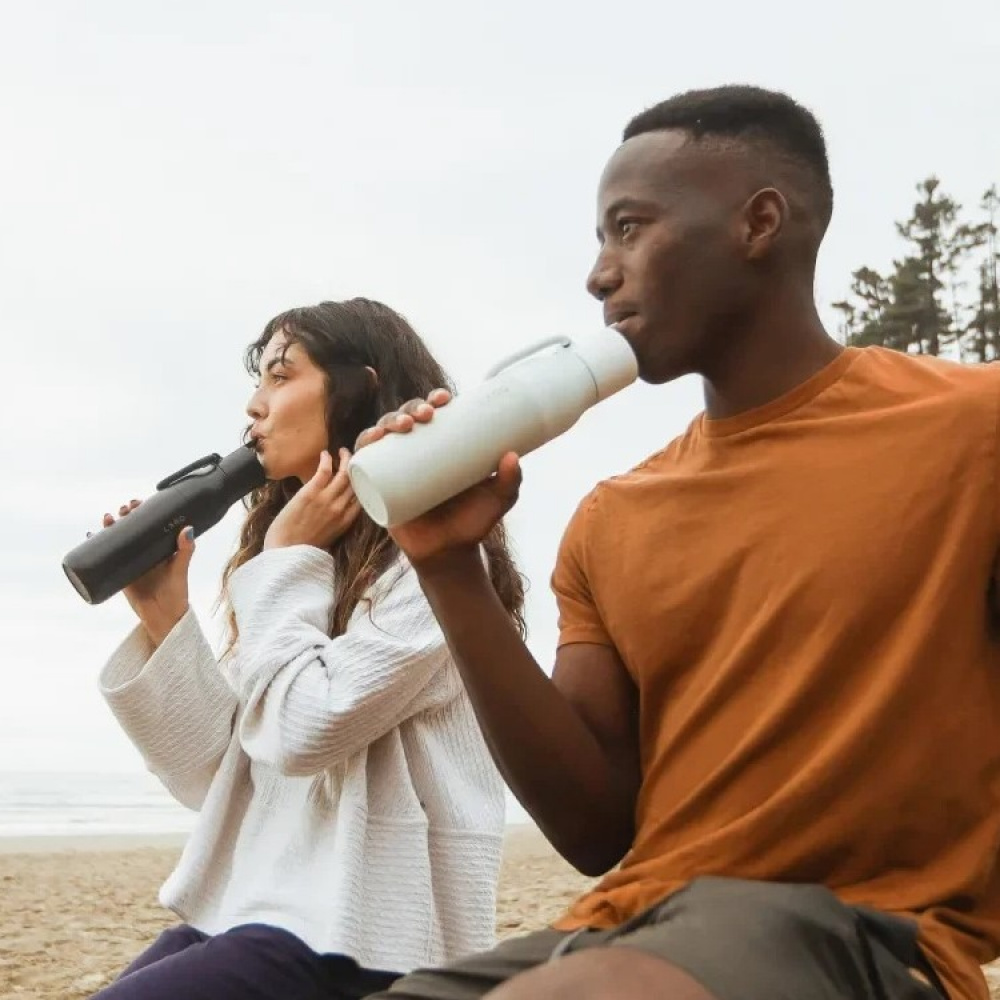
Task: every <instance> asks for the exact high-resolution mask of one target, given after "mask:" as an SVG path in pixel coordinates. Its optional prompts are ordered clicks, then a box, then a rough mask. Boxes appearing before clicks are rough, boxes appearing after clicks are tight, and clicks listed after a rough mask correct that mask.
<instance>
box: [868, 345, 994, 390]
mask: <svg viewBox="0 0 1000 1000" xmlns="http://www.w3.org/2000/svg"><path fill="white" fill-rule="evenodd" d="M860 357H861V361H862V364H860V365H858V366H856V371H857V372H858V373H859V375H860V376H861V377H862V378H864V379H866V380H869V381H873V382H878V383H883V384H886V385H888V386H898V387H899V388H906V387H912V389H913V390H914V391H916V392H921V393H927V392H933V391H938V392H943V393H947V392H963V391H966V390H968V391H972V392H975V391H976V390H977V389H982V390H985V391H989V390H990V389H992V388H994V387H996V386H997V385H998V384H1000V362H986V363H976V364H963V363H962V362H960V361H958V360H955V359H952V358H942V357H939V356H936V355H931V354H907V353H905V352H903V351H895V350H890V349H889V348H887V347H866V348H863V349H861V351H860Z"/></svg>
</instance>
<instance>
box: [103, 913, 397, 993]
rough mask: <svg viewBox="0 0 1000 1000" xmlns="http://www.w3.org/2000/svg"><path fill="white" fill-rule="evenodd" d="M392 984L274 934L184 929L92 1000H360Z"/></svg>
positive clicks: (252, 929) (268, 930)
mask: <svg viewBox="0 0 1000 1000" xmlns="http://www.w3.org/2000/svg"><path fill="white" fill-rule="evenodd" d="M396 978H397V976H395V975H394V974H392V973H388V972H376V971H373V970H371V969H362V968H360V967H359V966H358V965H357V964H355V962H353V961H352V960H351V959H349V958H345V957H344V956H343V955H317V954H316V952H314V951H312V950H311V949H310V948H308V947H307V946H306V945H305V944H304V943H303V942H302V941H300V940H299V939H298V938H297V937H295V935H294V934H289V933H288V931H283V930H279V929H278V928H277V927H268V926H266V925H264V924H247V925H245V926H243V927H234V928H233V929H232V930H231V931H226V933H224V934H217V935H216V936H215V937H209V936H208V935H207V934H202V933H201V931H196V930H195V929H194V928H193V927H188V926H186V925H183V924H182V925H181V926H180V927H172V928H170V930H166V931H164V932H163V933H162V934H161V935H160V936H159V937H158V938H157V939H156V941H154V942H153V944H152V945H151V946H150V947H149V948H148V949H146V951H144V952H143V953H142V954H141V955H140V956H139V957H138V958H137V959H136V960H135V961H134V962H133V963H132V964H131V965H130V966H129V967H128V968H127V969H126V970H125V971H124V972H123V973H122V974H121V976H119V978H118V979H116V980H115V981H114V982H113V983H111V984H110V985H109V986H106V987H105V988H104V989H103V990H101V992H100V993H98V994H96V995H95V996H94V997H92V998H91V1000H180V998H183V1000H357V998H359V997H365V996H367V995H368V994H369V993H375V992H377V991H378V990H386V989H388V988H389V986H390V984H391V983H392V982H393V981H394V980H395V979H396Z"/></svg>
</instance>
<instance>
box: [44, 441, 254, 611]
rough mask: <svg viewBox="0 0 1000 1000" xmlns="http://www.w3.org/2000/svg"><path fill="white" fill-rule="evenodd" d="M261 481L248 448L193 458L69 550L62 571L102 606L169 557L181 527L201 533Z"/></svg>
mask: <svg viewBox="0 0 1000 1000" xmlns="http://www.w3.org/2000/svg"><path fill="white" fill-rule="evenodd" d="M264 479H265V476H264V470H263V468H262V467H261V465H260V462H259V461H258V459H257V455H256V453H255V452H254V451H253V449H251V448H249V447H242V448H237V449H236V451H234V452H232V453H230V454H229V455H227V456H226V457H225V458H220V457H219V456H218V455H209V456H207V457H206V458H204V459H199V461H197V462H192V463H191V465H189V466H186V467H185V468H184V469H181V470H180V471H179V472H176V473H174V474H173V475H172V476H169V477H168V478H167V479H165V480H163V481H162V482H161V483H159V485H158V486H157V489H156V492H155V493H154V494H153V495H152V496H151V497H149V498H148V499H147V500H144V501H143V503H142V506H141V507H139V508H137V509H136V510H134V511H132V513H130V514H129V515H128V516H127V517H123V518H121V519H119V520H118V521H116V522H115V523H114V524H113V525H111V527H110V528H104V529H102V530H101V531H99V532H97V533H96V534H94V535H93V536H92V537H90V538H88V539H87V540H86V541H85V542H83V543H82V544H80V545H78V546H77V547H76V548H75V549H73V551H72V552H70V553H69V554H68V555H67V556H66V558H65V559H64V560H63V564H62V565H63V570H64V571H65V573H66V576H67V577H68V578H69V581H70V583H72V584H73V586H74V587H75V588H76V590H77V592H78V593H79V594H80V596H81V597H82V598H83V599H84V600H85V601H87V602H88V603H90V604H101V603H103V602H104V601H106V600H107V599H108V598H109V597H111V596H113V595H114V594H117V593H118V591H120V590H121V589H122V588H123V587H127V586H128V585H129V584H130V583H132V582H133V581H135V580H137V579H138V578H139V577H140V576H142V575H143V573H145V572H147V571H148V570H150V569H152V568H153V567H154V566H156V565H157V564H158V563H161V562H163V560H164V559H166V558H168V557H169V556H170V555H172V554H173V553H174V552H175V551H176V550H177V535H178V534H179V533H180V531H181V529H182V528H186V527H188V526H191V527H193V528H194V530H195V534H196V535H200V534H203V533H204V532H206V531H207V530H208V529H209V528H211V527H212V526H213V525H215V524H217V523H218V522H219V521H221V520H222V518H223V517H224V516H225V513H226V511H227V510H229V508H230V507H231V506H232V505H233V504H234V503H236V501H237V500H241V499H242V498H243V497H245V496H246V495H247V494H248V493H249V492H250V491H251V490H253V489H256V488H257V487H258V486H262V485H263V483H264Z"/></svg>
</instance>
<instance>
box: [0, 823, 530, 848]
mask: <svg viewBox="0 0 1000 1000" xmlns="http://www.w3.org/2000/svg"><path fill="white" fill-rule="evenodd" d="M189 836H190V834H189V833H181V832H168V833H38V834H33V833H29V834H5V833H0V855H9V854H92V853H93V854H97V853H100V854H104V853H107V852H108V851H142V850H180V849H181V848H182V847H183V846H184V844H185V843H186V841H187V838H188V837H189ZM539 837H540V834H539V832H538V829H537V828H536V827H535V825H534V824H533V823H524V822H520V823H508V824H507V826H506V827H505V828H504V841H505V844H507V845H510V844H512V843H517V844H521V843H523V844H524V846H525V847H529V849H530V846H529V845H533V844H534V842H535V841H536V839H537V838H539ZM539 850H542V848H539Z"/></svg>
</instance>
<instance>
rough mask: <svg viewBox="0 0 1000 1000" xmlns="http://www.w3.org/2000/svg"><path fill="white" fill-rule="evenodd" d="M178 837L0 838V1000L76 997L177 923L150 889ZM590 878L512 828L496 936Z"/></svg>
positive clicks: (547, 911) (530, 833) (543, 916)
mask: <svg viewBox="0 0 1000 1000" xmlns="http://www.w3.org/2000/svg"><path fill="white" fill-rule="evenodd" d="M180 844H181V838H179V837H171V836H164V837H141V838H124V837H101V838H88V839H72V838H33V839H23V840H14V839H9V840H0V1000H15V998H16V1000H57V998H58V1000H79V998H84V997H89V996H90V995H91V994H93V993H94V992H96V991H97V990H99V989H100V988H101V987H102V986H104V985H105V984H106V983H107V982H109V981H110V980H111V979H113V978H114V976H115V975H116V974H117V973H118V972H119V971H121V969H122V968H124V967H125V966H126V965H127V964H128V963H129V962H130V961H131V960H132V959H133V958H134V957H135V956H136V955H137V954H139V952H141V951H142V950H143V948H145V947H146V946H147V945H148V944H149V943H150V942H151V941H152V940H153V938H155V937H156V935H157V934H158V933H159V932H160V931H161V930H163V928H165V927H168V926H170V925H171V924H172V923H176V922H177V921H176V918H175V917H174V916H173V915H172V914H170V913H168V912H167V911H165V910H163V909H162V908H161V907H160V906H159V905H158V903H157V902H156V891H157V889H158V888H159V886H160V883H161V882H162V881H163V880H164V878H166V876H167V874H168V873H169V872H170V870H171V868H172V867H173V865H174V863H175V861H176V860H177V855H178V851H179V846H180ZM588 884H589V880H588V879H585V878H584V877H583V876H581V875H579V874H578V873H577V872H575V871H574V870H573V869H572V868H570V867H569V865H567V864H566V863H565V862H564V861H562V860H561V859H560V858H558V857H557V856H556V855H555V854H554V853H553V852H552V850H551V848H549V847H548V845H547V844H546V843H545V841H544V840H542V838H541V837H540V836H539V834H538V833H537V831H535V830H534V828H532V827H511V828H510V830H509V832H508V836H507V843H506V848H505V860H504V870H503V879H502V883H501V887H500V905H499V911H498V916H497V925H498V930H499V933H500V934H501V935H502V936H508V935H510V934H516V933H519V932H522V931H528V930H533V929H535V928H537V927H542V926H544V925H545V923H546V922H547V921H548V920H550V919H551V918H553V917H555V916H557V915H558V914H559V913H560V912H561V911H562V909H563V908H564V907H565V905H566V904H567V903H568V902H569V901H570V900H572V899H573V898H574V897H575V896H577V895H578V894H579V893H580V892H581V891H583V890H584V889H585V888H586V887H587V885H588Z"/></svg>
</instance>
